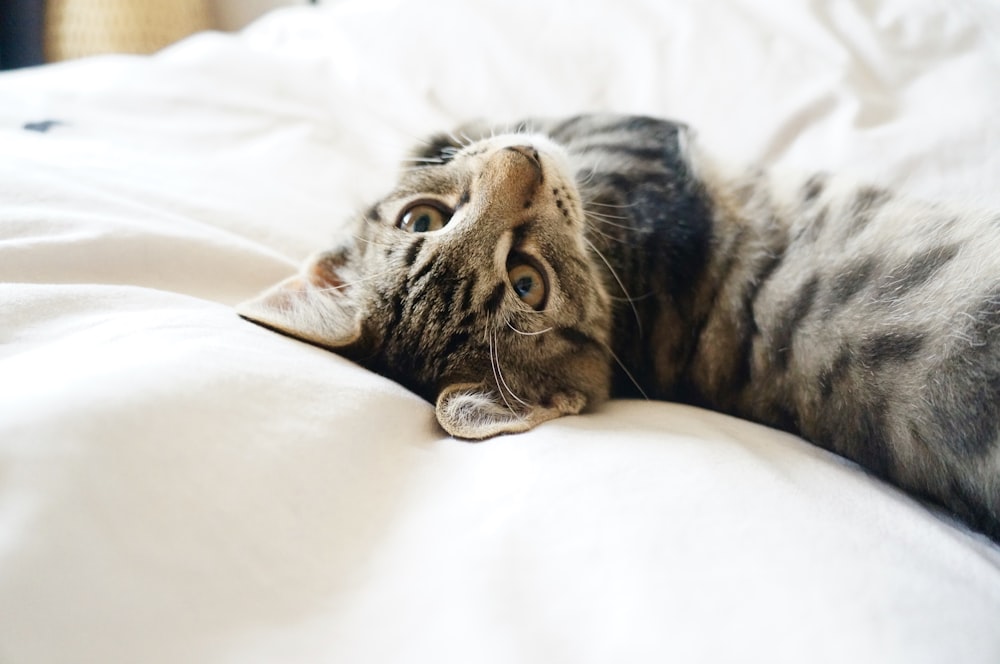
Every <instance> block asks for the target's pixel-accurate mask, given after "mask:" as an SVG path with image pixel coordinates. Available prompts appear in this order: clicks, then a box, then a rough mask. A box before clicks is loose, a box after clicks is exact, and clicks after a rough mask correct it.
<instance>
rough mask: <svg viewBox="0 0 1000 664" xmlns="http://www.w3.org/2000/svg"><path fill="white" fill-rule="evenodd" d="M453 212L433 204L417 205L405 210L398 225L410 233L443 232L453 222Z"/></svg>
mask: <svg viewBox="0 0 1000 664" xmlns="http://www.w3.org/2000/svg"><path fill="white" fill-rule="evenodd" d="M451 214H452V213H451V212H450V211H449V210H446V209H445V208H444V207H442V206H440V205H435V204H432V203H426V202H423V203H415V204H414V205H411V206H410V207H408V208H406V209H405V210H403V213H402V214H401V215H399V221H398V222H396V225H397V226H399V227H400V228H402V229H403V230H404V231H409V232H410V233H427V232H429V231H437V230H441V229H442V228H444V227H445V224H447V223H448V222H449V221H450V220H451Z"/></svg>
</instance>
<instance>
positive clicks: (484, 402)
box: [435, 383, 587, 440]
mask: <svg viewBox="0 0 1000 664" xmlns="http://www.w3.org/2000/svg"><path fill="white" fill-rule="evenodd" d="M549 401H550V404H549V405H546V406H542V405H538V404H528V405H525V404H522V403H520V402H517V403H516V404H515V405H516V406H517V407H518V409H517V410H515V409H514V408H512V407H511V406H510V405H508V404H507V403H505V402H504V400H503V398H502V397H501V396H500V395H499V394H497V392H496V390H495V389H494V388H492V387H489V386H487V385H484V384H482V383H459V384H456V385H449V386H448V387H446V388H445V389H444V390H442V391H441V394H439V395H438V399H437V405H436V407H435V413H436V414H437V420H438V422H439V423H440V424H441V426H442V427H443V428H444V430H445V431H447V432H448V433H450V434H451V435H452V436H455V437H456V438H467V439H470V440H481V439H483V438H489V437H491V436H496V435H499V434H502V433H520V432H522V431H527V430H528V429H531V428H534V427H535V426H537V425H539V424H541V423H542V422H547V421H548V420H551V419H555V418H557V417H559V416H561V415H575V414H577V413H579V412H580V411H581V410H583V408H584V406H586V403H587V400H586V398H585V397H584V396H583V395H582V394H580V393H578V392H574V393H570V394H565V393H560V394H557V395H555V396H553V397H552V398H550V400H549Z"/></svg>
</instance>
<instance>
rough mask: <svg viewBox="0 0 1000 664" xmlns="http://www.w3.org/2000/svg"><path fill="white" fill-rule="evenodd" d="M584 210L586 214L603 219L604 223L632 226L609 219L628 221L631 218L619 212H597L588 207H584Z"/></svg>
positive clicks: (622, 226)
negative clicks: (618, 213)
mask: <svg viewBox="0 0 1000 664" xmlns="http://www.w3.org/2000/svg"><path fill="white" fill-rule="evenodd" d="M584 210H585V211H586V214H587V215H588V216H594V217H597V218H598V219H600V220H601V222H602V223H605V224H608V225H609V226H617V227H618V228H627V229H631V228H632V227H631V226H624V225H622V224H616V223H613V222H611V221H608V220H610V219H614V220H615V221H628V220H629V218H628V217H623V216H621V215H617V214H605V213H604V212H596V211H594V210H587V209H586V207H584Z"/></svg>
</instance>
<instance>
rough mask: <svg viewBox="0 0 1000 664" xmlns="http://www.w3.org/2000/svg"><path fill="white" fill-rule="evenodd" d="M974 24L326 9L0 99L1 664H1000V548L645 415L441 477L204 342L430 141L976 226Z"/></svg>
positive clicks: (327, 368)
mask: <svg viewBox="0 0 1000 664" xmlns="http://www.w3.org/2000/svg"><path fill="white" fill-rule="evenodd" d="M998 37H1000V12H998V9H997V8H996V6H995V5H993V4H991V3H990V2H988V0H982V1H972V0H956V1H954V2H946V1H945V0H940V1H935V0H872V1H867V2H862V1H858V2H808V3H806V2H798V3H793V2H764V1H763V0H760V1H753V0H702V1H697V2H696V1H694V0H672V1H670V2H661V1H659V0H600V1H594V2H587V3H570V2H569V1H568V0H558V1H555V2H549V3H544V4H542V3H537V2H530V1H529V0H504V1H500V0H484V1H482V2H475V3H470V2H460V1H459V0H433V1H431V2H421V3H414V2H411V3H405V2H387V1H380V2H366V1H362V0H343V1H341V2H335V3H332V4H327V5H322V6H319V7H307V6H303V7H296V8H290V9H284V10H280V11H276V12H273V13H271V14H268V15H266V16H264V17H263V18H262V19H260V20H259V21H257V22H256V23H254V24H252V25H251V26H250V27H249V28H247V29H246V30H244V31H242V32H241V33H238V34H221V33H202V34H198V35H195V36H193V37H191V38H189V39H187V40H185V41H182V42H180V43H178V44H176V45H174V46H172V47H170V48H168V49H166V50H164V51H161V52H159V53H157V54H156V55H154V56H149V57H134V56H104V57H99V58H92V59H85V60H78V61H73V62H67V63H62V64H59V65H48V66H44V67H40V68H33V69H27V70H21V71H17V72H13V73H5V74H3V75H0V661H2V662H4V664H22V663H31V664H41V663H65V662H88V663H89V662H95V663H96V662H100V663H113V662H150V663H156V662H164V663H166V662H191V663H202V662H204V663H213V664H214V663H222V662H240V663H256V662H282V663H294V662H303V663H305V662H310V663H312V662H425V661H426V662H431V661H433V662H482V663H491V662H497V663H501V662H503V663H509V662H519V663H521V662H524V663H534V662H539V663H540V662H545V663H550V662H574V663H586V662H608V661H670V662H726V661H740V662H769V663H773V662H883V663H884V662H899V663H904V662H905V663H906V664H915V663H920V662H964V663H970V664H976V663H984V664H985V663H995V662H998V661H1000V546H998V545H997V544H995V543H992V542H990V541H989V540H987V539H986V538H984V537H983V536H981V535H979V534H976V533H974V532H971V531H970V530H968V529H966V528H965V527H964V526H962V525H961V524H958V523H956V522H955V521H953V520H952V519H951V518H950V517H948V516H947V515H946V514H943V513H942V512H940V511H938V510H936V509H935V508H934V507H932V506H929V505H927V504H924V503H921V502H919V501H918V500H916V499H914V498H912V497H910V496H907V495H905V494H903V493H901V492H900V491H898V490H896V489H894V488H893V487H891V486H888V485H886V484H884V483H882V482H880V481H878V480H877V479H874V478H872V477H870V476H869V475H867V474H866V473H865V472H863V471H862V470H860V469H859V468H858V467H856V466H854V465H853V464H851V463H848V462H846V461H844V460H842V459H840V458H838V457H836V456H833V455H831V454H829V453H827V452H825V451H822V450H820V449H818V448H816V447H814V446H811V445H809V444H807V443H805V442H804V441H802V440H801V439H799V438H796V437H794V436H792V435H789V434H786V433H782V432H778V431H774V430H771V429H768V428H765V427H762V426H759V425H756V424H752V423H748V422H743V421H740V420H736V419H733V418H730V417H727V416H724V415H720V414H716V413H711V412H707V411H703V410H698V409H695V408H691V407H687V406H681V405H677V404H669V403H655V402H645V401H627V400H621V401H614V402H611V403H609V404H608V405H606V406H604V407H602V408H600V409H599V410H598V411H597V412H594V413H590V414H586V415H582V416H578V417H571V418H563V419H560V420H556V421H552V422H549V423H546V424H544V425H542V426H540V427H538V428H537V429H535V430H533V431H531V432H528V433H525V434H521V435H516V436H505V437H500V438H497V439H493V440H490V441H487V442H483V443H476V444H470V443H467V442H462V441H458V440H455V439H452V438H450V437H448V436H447V435H446V434H445V433H444V432H443V431H442V430H441V429H440V428H439V427H438V426H437V424H436V423H435V421H434V416H433V408H432V406H431V405H430V404H428V403H426V402H425V401H423V400H422V399H420V398H419V397H417V396H416V395H414V394H412V393H410V392H408V391H407V390H405V389H404V388H402V387H400V386H399V385H396V384H394V383H392V382H390V381H388V380H386V379H385V378H382V377H380V376H378V375H375V374H373V373H370V372H368V371H365V370H364V369H362V368H360V367H358V366H356V365H354V364H352V363H350V362H349V361H347V360H345V359H342V358H340V357H338V356H336V355H334V354H331V353H328V352H325V351H323V350H321V349H318V348H315V347H312V346H309V345H307V344H304V343H301V342H298V341H296V340H293V339H290V338H287V337H283V336H280V335H278V334H274V333H272V332H269V331H267V330H265V329H263V328H260V327H257V326H255V325H252V324H250V323H248V322H246V321H244V320H242V319H240V318H239V317H238V316H237V315H236V314H235V313H234V312H233V306H234V305H235V304H236V303H238V302H240V301H241V300H244V299H246V298H248V297H251V296H252V295H254V294H255V293H257V292H258V291H260V290H262V289H263V288H265V287H267V286H269V285H270V284H272V283H275V282H277V281H278V280H280V279H282V278H284V277H286V276H288V275H290V274H292V273H293V272H294V271H295V270H296V268H297V265H298V264H299V263H300V262H301V261H302V260H303V259H304V258H305V257H306V256H307V255H308V254H310V253H312V252H314V251H316V250H319V249H322V248H324V247H326V246H328V245H329V244H330V242H331V240H332V238H333V237H335V236H336V234H337V233H338V232H339V231H340V230H341V229H342V228H343V221H344V220H345V219H347V218H349V216H350V215H351V214H352V213H353V212H354V211H355V210H358V209H362V208H363V207H365V206H366V205H367V204H368V203H370V202H371V201H372V200H373V198H374V197H375V196H378V195H379V194H380V193H382V192H383V191H386V190H387V189H388V188H389V187H390V185H391V183H392V180H393V177H394V173H396V172H397V169H398V168H399V164H400V159H401V158H402V157H403V156H404V154H405V153H406V151H407V150H408V149H409V148H410V147H411V146H412V145H413V144H414V143H415V142H416V141H418V140H419V139H420V138H421V137H423V136H426V135H427V134H428V133H429V132H433V131H438V130H442V129H447V128H449V127H451V126H454V125H456V124H459V123H461V122H464V121H467V120H470V119H473V118H486V119H490V120H494V121H497V122H500V123H503V122H513V121H516V120H517V119H518V118H521V117H525V116H539V115H564V114H573V113H578V112H583V111H614V112H627V113H646V114H652V115H657V116H663V117H669V118H673V119H676V120H681V121H684V122H687V123H689V124H691V125H692V126H693V127H695V128H696V129H697V131H698V135H699V139H700V140H701V141H702V143H703V144H704V145H705V146H706V148H707V149H710V150H711V151H712V152H714V153H715V154H717V155H719V156H721V157H724V158H726V159H730V160H732V161H742V162H759V163H762V164H763V165H765V166H767V167H771V168H774V169H776V170H779V171H780V170H796V171H798V170H816V169H822V170H829V171H841V172H849V173H851V174H854V175H856V176H857V177H859V178H863V179H867V180H871V181H873V182H878V183H882V184H885V185H888V186H892V187H894V188H896V189H899V190H902V191H905V192H908V193H910V194H913V195H916V196H921V197H925V198H934V199H941V200H947V201H950V202H953V203H956V204H959V205H973V204H974V205H985V206H992V207H994V208H1000V188H998V186H997V183H998V182H1000V112H998V110H1000V83H998V82H1000V50H998V49H1000V39H998Z"/></svg>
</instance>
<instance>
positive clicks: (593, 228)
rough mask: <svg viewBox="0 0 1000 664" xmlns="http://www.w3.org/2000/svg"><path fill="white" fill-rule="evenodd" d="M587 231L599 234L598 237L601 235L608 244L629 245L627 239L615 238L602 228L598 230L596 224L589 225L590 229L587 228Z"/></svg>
mask: <svg viewBox="0 0 1000 664" xmlns="http://www.w3.org/2000/svg"><path fill="white" fill-rule="evenodd" d="M598 221H599V220H598ZM587 230H589V231H593V232H594V233H597V234H598V235H600V236H601V237H603V238H604V239H605V240H607V241H608V242H617V243H619V244H627V243H628V240H626V239H625V238H622V237H615V236H614V235H609V234H608V233H605V232H604V231H602V230H601V229H600V228H598V227H597V226H596V225H594V224H589V225H588V227H587Z"/></svg>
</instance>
